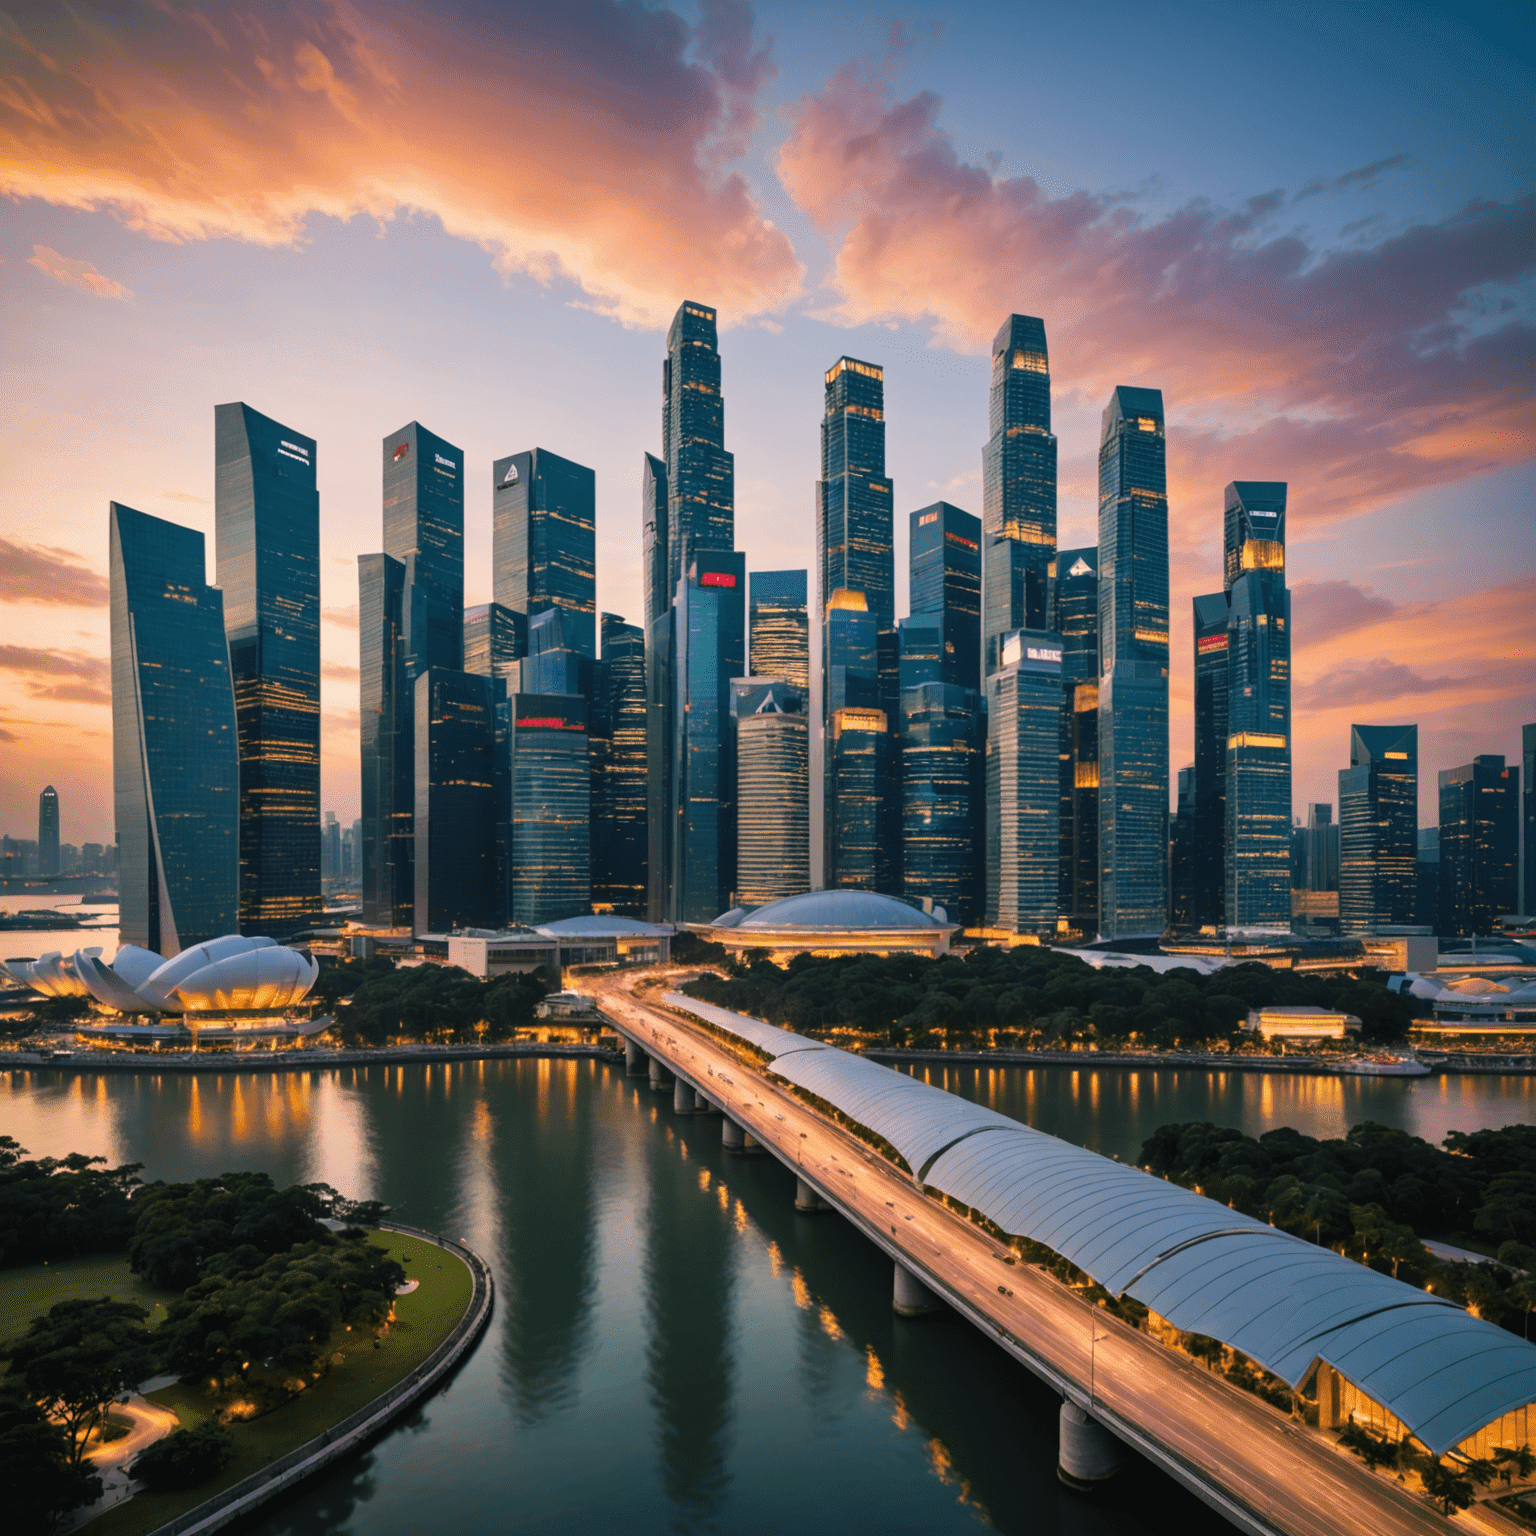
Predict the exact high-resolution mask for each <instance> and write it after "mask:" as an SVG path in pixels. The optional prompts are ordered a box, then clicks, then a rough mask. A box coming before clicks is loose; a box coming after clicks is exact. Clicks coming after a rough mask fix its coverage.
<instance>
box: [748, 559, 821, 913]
mask: <svg viewBox="0 0 1536 1536" xmlns="http://www.w3.org/2000/svg"><path fill="white" fill-rule="evenodd" d="M802 590H803V588H802ZM731 716H732V720H733V722H734V726H735V737H736V798H737V805H738V811H737V817H736V900H735V903H734V904H735V905H739V906H748V907H758V906H763V905H765V904H766V903H768V902H770V901H778V900H780V899H781V898H783V897H786V896H796V895H799V893H800V892H802V891H808V890H810V888H811V798H810V767H811V753H810V745H811V744H810V720H809V718H808V717H807V715H806V713H805V694H804V691H803V690H802V689H801V688H800V687H797V686H796V685H795V684H794V683H791V682H790V681H789V680H788V679H787V678H781V677H764V676H758V675H755V674H754V675H750V676H747V677H739V678H736V679H735V680H734V681H733V682H732V684H731Z"/></svg>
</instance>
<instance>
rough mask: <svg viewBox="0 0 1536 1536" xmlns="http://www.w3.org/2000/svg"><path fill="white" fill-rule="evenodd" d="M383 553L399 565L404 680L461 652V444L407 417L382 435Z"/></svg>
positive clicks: (454, 661) (454, 662) (456, 659)
mask: <svg viewBox="0 0 1536 1536" xmlns="http://www.w3.org/2000/svg"><path fill="white" fill-rule="evenodd" d="M383 461H384V553H385V554H386V555H388V556H389V557H390V558H391V559H392V560H398V561H399V562H400V563H401V564H402V565H403V566H404V567H405V588H404V593H403V598H402V602H403V608H402V619H403V622H404V626H405V630H404V633H405V666H406V671H407V674H408V676H409V678H410V681H411V684H412V685H413V686H414V684H415V681H416V679H417V678H418V677H419V676H420V675H421V674H422V673H423V672H424V671H426V669H427V668H428V667H447V668H449V669H451V670H453V671H457V670H458V669H459V667H460V666H461V665H462V663H463V659H464V452H463V450H462V449H460V448H455V447H454V445H453V444H452V443H450V442H446V441H445V440H444V439H442V438H440V437H438V436H437V434H436V433H434V432H429V431H427V429H426V428H425V427H424V426H422V425H421V424H420V423H419V422H414V421H413V422H410V423H408V424H407V425H406V426H403V427H401V428H400V430H399V431H398V432H391V433H390V435H389V436H388V437H386V438H385V439H384V444H383Z"/></svg>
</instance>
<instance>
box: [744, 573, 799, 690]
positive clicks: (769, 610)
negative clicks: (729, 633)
mask: <svg viewBox="0 0 1536 1536" xmlns="http://www.w3.org/2000/svg"><path fill="white" fill-rule="evenodd" d="M747 582H748V588H747V590H748V593H749V609H748V616H747V629H748V642H749V643H748V656H747V661H748V665H749V666H750V668H751V671H752V675H753V676H754V677H781V678H783V679H784V681H785V682H786V683H788V684H789V685H790V687H791V688H796V689H798V690H799V691H800V696H801V698H802V699H808V698H809V697H810V688H811V631H810V616H809V612H808V610H807V607H806V573H805V572H804V571H753V572H752V573H751V575H750V576H748V578H747Z"/></svg>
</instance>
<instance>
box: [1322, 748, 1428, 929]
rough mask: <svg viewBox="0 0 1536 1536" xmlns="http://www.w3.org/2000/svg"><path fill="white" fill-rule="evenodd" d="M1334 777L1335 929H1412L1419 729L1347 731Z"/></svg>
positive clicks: (1414, 895)
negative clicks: (1343, 764) (1345, 753)
mask: <svg viewBox="0 0 1536 1536" xmlns="http://www.w3.org/2000/svg"><path fill="white" fill-rule="evenodd" d="M1349 763H1350V766H1349V767H1348V768H1341V769H1340V770H1339V927H1340V930H1341V931H1342V932H1343V933H1345V934H1346V935H1350V936H1356V935H1368V934H1373V933H1375V932H1376V930H1377V928H1379V927H1382V926H1384V925H1385V926H1392V925H1396V924H1401V923H1412V922H1413V921H1414V908H1415V906H1416V890H1415V887H1416V884H1417V869H1416V861H1417V847H1418V838H1417V831H1418V822H1419V728H1418V726H1416V725H1353V726H1351V727H1350V730H1349Z"/></svg>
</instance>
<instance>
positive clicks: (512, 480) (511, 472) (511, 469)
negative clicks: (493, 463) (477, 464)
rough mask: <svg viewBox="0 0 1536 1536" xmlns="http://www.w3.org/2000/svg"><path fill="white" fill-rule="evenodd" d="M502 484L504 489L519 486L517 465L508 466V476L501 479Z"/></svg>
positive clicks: (505, 475)
mask: <svg viewBox="0 0 1536 1536" xmlns="http://www.w3.org/2000/svg"><path fill="white" fill-rule="evenodd" d="M501 484H502V487H503V488H505V487H507V486H509V485H516V484H517V465H516V464H508V465H507V472H506V474H504V475H503V476H502V477H501Z"/></svg>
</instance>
